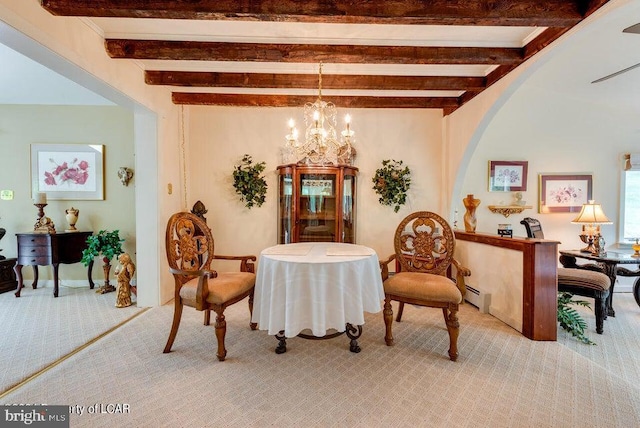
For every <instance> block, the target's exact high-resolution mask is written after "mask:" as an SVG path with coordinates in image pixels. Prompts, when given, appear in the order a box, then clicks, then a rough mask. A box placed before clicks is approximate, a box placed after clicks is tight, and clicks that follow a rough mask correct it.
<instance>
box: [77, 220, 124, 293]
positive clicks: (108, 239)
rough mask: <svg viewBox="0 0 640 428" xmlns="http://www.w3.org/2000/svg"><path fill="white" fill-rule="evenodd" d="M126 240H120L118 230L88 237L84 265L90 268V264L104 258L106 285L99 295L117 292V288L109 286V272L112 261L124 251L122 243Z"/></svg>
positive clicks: (101, 232)
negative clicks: (98, 258) (100, 257)
mask: <svg viewBox="0 0 640 428" xmlns="http://www.w3.org/2000/svg"><path fill="white" fill-rule="evenodd" d="M123 242H124V239H122V238H120V234H119V231H118V230H114V231H111V232H109V231H106V230H101V231H100V232H98V233H97V234H96V235H91V236H89V237H87V248H85V249H84V250H82V260H81V262H82V264H84V265H85V266H89V263H91V262H93V260H94V259H95V258H96V257H98V256H102V263H103V265H102V270H103V271H104V285H103V286H102V287H100V289H98V291H97V292H98V293H103V294H104V293H108V292H110V291H115V287H114V286H113V285H111V284H109V271H110V270H111V259H113V258H114V257H117V256H119V255H120V254H122V253H123V252H124V251H123V250H122V243H123Z"/></svg>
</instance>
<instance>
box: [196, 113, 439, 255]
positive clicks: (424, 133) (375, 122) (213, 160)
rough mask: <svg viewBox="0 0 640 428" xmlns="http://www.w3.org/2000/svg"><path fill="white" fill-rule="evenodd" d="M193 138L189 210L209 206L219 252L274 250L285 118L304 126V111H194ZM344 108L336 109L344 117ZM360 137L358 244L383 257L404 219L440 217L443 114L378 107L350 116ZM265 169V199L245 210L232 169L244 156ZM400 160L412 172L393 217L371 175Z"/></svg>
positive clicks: (391, 247) (358, 152) (357, 136)
mask: <svg viewBox="0 0 640 428" xmlns="http://www.w3.org/2000/svg"><path fill="white" fill-rule="evenodd" d="M188 110H189V112H188V114H187V116H188V117H189V122H188V123H189V125H188V130H189V134H188V135H189V137H188V138H189V141H188V145H187V146H188V151H187V153H188V155H187V156H188V165H189V167H188V169H187V175H188V178H187V180H188V182H189V186H188V188H189V195H188V199H189V206H190V207H191V206H192V205H193V203H195V201H197V200H201V201H202V202H203V203H204V204H205V205H206V206H207V208H208V210H209V213H208V214H207V216H206V217H207V220H208V223H209V224H210V225H211V227H212V229H213V231H214V237H215V238H216V248H217V250H216V251H217V252H221V253H226V254H229V253H232V254H238V253H241V254H244V253H247V252H248V253H253V254H259V252H260V251H261V250H262V249H264V248H266V247H268V246H271V245H275V244H276V243H277V242H276V241H277V238H276V225H277V218H276V213H277V210H276V204H277V181H276V172H275V171H276V167H277V166H278V165H280V164H281V159H280V149H281V148H282V146H283V145H284V143H285V137H284V136H285V134H286V133H287V130H288V129H287V120H288V119H289V118H290V117H293V118H294V119H295V120H296V121H297V122H298V123H302V106H301V107H300V108H228V107H190V108H189V109H188ZM345 113H346V111H343V110H342V109H340V107H339V106H338V114H339V116H342V115H343V114H345ZM350 113H351V115H352V117H353V123H352V129H353V130H355V132H356V142H355V144H354V147H355V148H356V150H357V157H356V160H355V166H356V167H357V168H359V174H358V189H357V208H356V209H357V217H356V221H357V226H356V227H357V236H356V240H357V242H358V243H360V244H363V245H367V246H370V247H372V248H374V249H375V250H376V251H378V253H379V254H381V255H382V254H384V255H387V254H391V253H392V252H393V233H394V231H395V228H396V226H397V225H398V223H399V222H400V220H401V219H402V218H404V216H406V215H407V214H408V213H410V212H413V211H417V210H431V211H436V212H440V210H441V207H440V205H439V204H440V194H441V192H442V181H441V176H442V164H443V155H442V150H441V144H440V139H441V133H442V130H441V123H442V121H441V112H440V111H439V110H376V109H359V110H353V111H351V112H350ZM245 153H247V154H250V155H251V156H252V157H253V159H254V161H255V162H260V161H265V162H266V164H267V170H266V174H265V175H266V180H267V184H268V191H267V201H266V203H265V204H264V205H262V207H259V208H258V207H254V208H252V209H247V208H245V207H244V204H243V203H241V202H240V200H239V199H238V197H237V195H236V194H235V192H234V189H233V182H232V176H231V174H232V172H233V167H234V165H235V164H237V163H238V162H239V160H240V159H241V158H242V156H243V155H244V154H245ZM384 159H395V160H402V161H403V162H404V163H405V164H406V165H408V166H409V168H410V169H411V176H412V183H411V189H410V191H409V201H408V203H407V205H405V206H403V207H402V209H401V210H400V211H399V212H397V213H394V212H393V208H392V207H388V206H382V205H380V204H379V203H378V198H377V195H376V193H375V192H374V191H373V189H372V186H373V184H372V177H373V175H374V174H375V170H376V169H377V168H380V167H381V163H382V160H384Z"/></svg>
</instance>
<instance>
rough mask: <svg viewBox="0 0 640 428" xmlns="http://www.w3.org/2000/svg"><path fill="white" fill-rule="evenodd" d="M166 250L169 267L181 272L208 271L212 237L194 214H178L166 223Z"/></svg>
mask: <svg viewBox="0 0 640 428" xmlns="http://www.w3.org/2000/svg"><path fill="white" fill-rule="evenodd" d="M165 244H166V250H167V261H168V262H169V267H171V268H172V269H178V270H183V271H198V270H210V267H211V262H212V261H213V255H214V252H213V244H214V242H213V236H212V235H211V230H210V229H209V228H208V227H207V225H206V223H205V222H204V220H203V219H202V218H200V217H198V216H197V215H195V214H192V213H188V212H179V213H176V214H173V215H172V216H171V217H170V218H169V221H168V222H167V232H166V241H165Z"/></svg>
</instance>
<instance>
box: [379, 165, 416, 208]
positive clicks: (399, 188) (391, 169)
mask: <svg viewBox="0 0 640 428" xmlns="http://www.w3.org/2000/svg"><path fill="white" fill-rule="evenodd" d="M372 181H373V190H375V191H376V193H377V194H378V196H379V198H378V202H380V203H381V204H382V205H391V206H393V205H395V206H394V207H393V211H394V212H398V210H399V209H400V205H404V203H405V202H406V201H407V191H408V190H409V187H411V171H410V170H409V167H408V166H405V167H403V166H402V161H396V160H388V159H386V160H383V161H382V168H378V169H377V170H376V173H375V175H374V176H373V180H372Z"/></svg>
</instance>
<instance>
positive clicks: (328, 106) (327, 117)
mask: <svg viewBox="0 0 640 428" xmlns="http://www.w3.org/2000/svg"><path fill="white" fill-rule="evenodd" d="M336 116H337V110H336V106H335V104H333V103H332V102H326V101H323V100H322V63H321V64H320V67H319V72H318V99H317V100H316V101H315V102H314V103H306V104H305V105H304V123H305V126H306V131H305V135H304V142H302V141H299V140H298V130H297V129H296V128H295V122H294V120H293V119H289V134H287V136H286V139H287V142H286V145H285V147H284V149H283V151H282V161H283V163H284V164H295V163H302V164H315V165H330V164H333V165H351V164H352V162H353V157H354V156H355V150H354V149H353V147H352V146H351V144H352V143H353V141H354V139H353V136H354V132H353V131H352V130H351V127H350V126H351V116H349V115H348V114H347V115H346V116H345V118H344V121H345V129H344V131H342V132H341V133H340V138H338V135H337V132H336V129H335V127H336Z"/></svg>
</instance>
